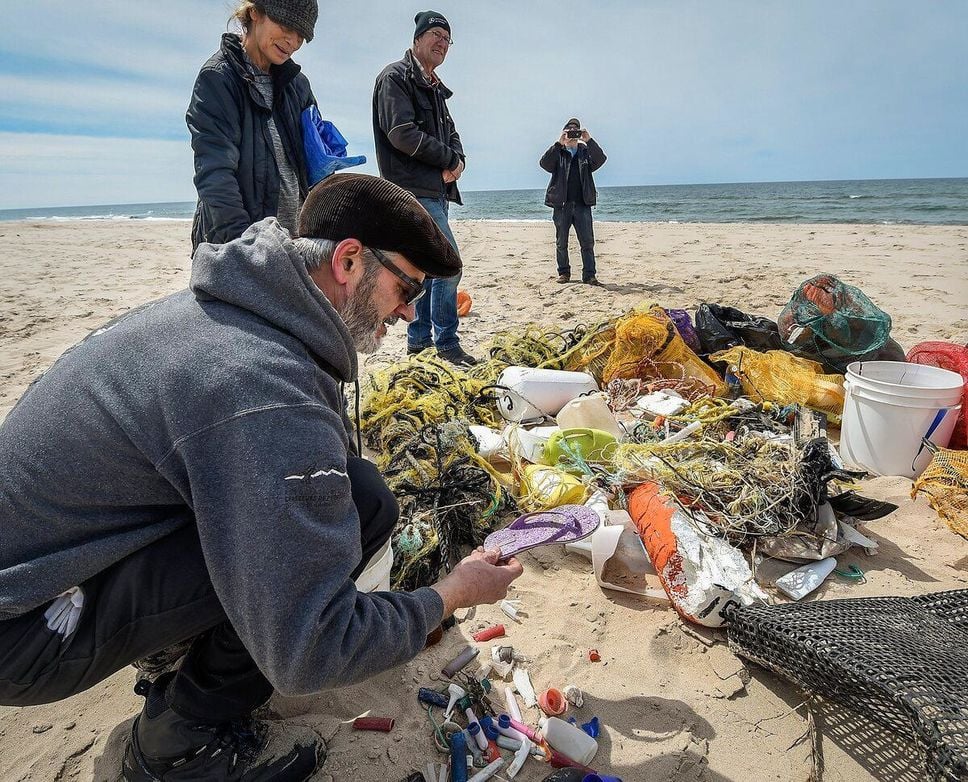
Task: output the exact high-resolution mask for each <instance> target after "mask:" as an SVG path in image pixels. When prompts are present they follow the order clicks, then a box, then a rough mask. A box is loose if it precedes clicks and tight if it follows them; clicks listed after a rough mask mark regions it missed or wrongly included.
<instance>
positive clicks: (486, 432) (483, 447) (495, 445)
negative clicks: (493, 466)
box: [467, 424, 504, 459]
mask: <svg viewBox="0 0 968 782" xmlns="http://www.w3.org/2000/svg"><path fill="white" fill-rule="evenodd" d="M467 428H468V429H470V432H471V434H472V435H473V436H474V439H475V440H477V452H478V453H479V454H480V455H481V456H483V457H484V458H485V459H491V458H492V457H494V456H497V455H498V454H499V453H500V452H501V451H502V450H503V448H504V438H503V437H502V436H501V433H500V432H495V431H494V430H493V429H489V428H488V427H486V426H478V425H477V424H471V425H470V426H468V427H467Z"/></svg>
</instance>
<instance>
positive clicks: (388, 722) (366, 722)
mask: <svg viewBox="0 0 968 782" xmlns="http://www.w3.org/2000/svg"><path fill="white" fill-rule="evenodd" d="M353 730H375V731H379V732H380V733H389V732H390V731H391V730H393V717H357V718H356V719H355V720H353Z"/></svg>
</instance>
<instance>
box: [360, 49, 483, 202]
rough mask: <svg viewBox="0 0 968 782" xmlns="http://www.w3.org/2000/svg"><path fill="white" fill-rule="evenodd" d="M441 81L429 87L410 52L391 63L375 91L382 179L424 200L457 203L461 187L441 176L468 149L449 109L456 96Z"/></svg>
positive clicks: (376, 137)
mask: <svg viewBox="0 0 968 782" xmlns="http://www.w3.org/2000/svg"><path fill="white" fill-rule="evenodd" d="M453 94H454V93H452V92H451V91H450V90H449V89H447V87H445V86H444V84H443V82H438V83H437V86H436V87H434V86H433V85H431V83H430V82H429V81H427V78H426V77H425V76H424V75H423V71H422V70H420V65H419V64H418V63H417V61H416V59H414V56H413V52H411V51H410V50H407V53H406V54H405V55H403V59H402V60H398V61H397V62H392V63H390V64H389V65H388V66H387V67H386V68H384V69H383V71H382V72H381V73H380V75H379V76H377V77H376V84H375V85H374V86H373V140H374V142H375V145H376V162H377V165H378V166H379V167H380V176H382V177H383V178H384V179H389V180H390V181H391V182H393V183H394V184H396V185H399V186H400V187H402V188H403V189H404V190H409V191H410V192H411V193H413V194H414V195H415V196H417V197H421V198H446V199H448V200H450V201H454V202H456V203H458V204H460V203H463V202H462V201H461V199H460V191H459V190H458V189H457V183H456V182H451V183H449V184H447V185H445V184H444V180H443V173H444V171H450V170H451V169H453V168H456V167H457V164H458V162H459V161H462V160H464V159H465V158H464V147H463V146H461V143H460V135H459V134H458V133H457V128H456V127H455V126H454V120H453V118H452V117H451V116H450V111H448V109H447V100H448V99H449V98H450V97H451V96H452V95H453Z"/></svg>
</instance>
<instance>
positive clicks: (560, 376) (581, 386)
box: [497, 366, 598, 421]
mask: <svg viewBox="0 0 968 782" xmlns="http://www.w3.org/2000/svg"><path fill="white" fill-rule="evenodd" d="M497 385H498V386H502V387H503V390H500V391H499V393H498V397H497V409H498V411H499V412H500V413H501V416H502V417H503V418H504V419H505V420H506V421H535V420H542V419H545V418H548V417H553V416H556V415H557V414H558V412H559V411H560V410H561V408H562V407H564V405H565V403H567V402H570V401H571V400H572V399H575V398H576V397H579V396H581V395H582V394H587V393H589V392H592V391H598V383H596V382H595V378H593V377H592V376H591V375H589V374H588V373H586V372H566V371H564V370H560V369H534V368H532V367H515V366H512V367H507V368H505V369H504V371H503V372H501V375H500V377H499V378H498V381H497Z"/></svg>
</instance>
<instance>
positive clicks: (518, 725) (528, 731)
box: [511, 719, 568, 741]
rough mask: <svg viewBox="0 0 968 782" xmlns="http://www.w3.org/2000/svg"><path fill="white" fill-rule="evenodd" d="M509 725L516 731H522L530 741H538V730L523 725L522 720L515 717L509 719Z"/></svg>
mask: <svg viewBox="0 0 968 782" xmlns="http://www.w3.org/2000/svg"><path fill="white" fill-rule="evenodd" d="M565 724H566V725H567V724H568V723H565ZM511 727H512V728H514V729H515V730H516V731H517V732H518V733H523V734H524V735H525V736H527V737H528V738H529V739H530V740H531V741H540V740H541V739H540V737H539V736H538V731H536V730H535V729H534V728H532V727H529V726H528V725H525V724H524V723H523V722H519V721H518V720H516V719H512V720H511Z"/></svg>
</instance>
